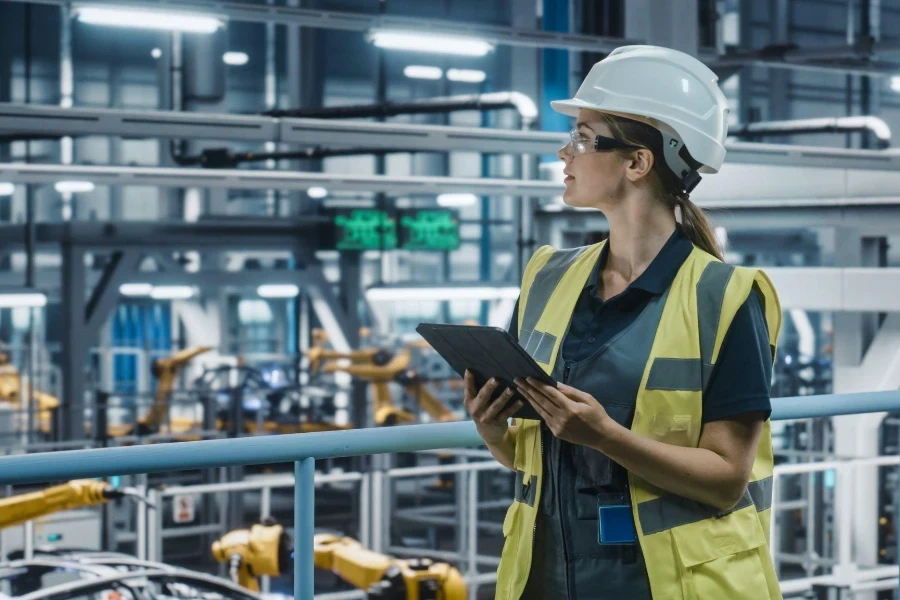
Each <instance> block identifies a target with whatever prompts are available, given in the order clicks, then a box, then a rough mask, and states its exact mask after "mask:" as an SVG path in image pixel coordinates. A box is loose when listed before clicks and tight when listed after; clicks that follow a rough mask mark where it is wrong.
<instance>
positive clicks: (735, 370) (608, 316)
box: [509, 225, 772, 423]
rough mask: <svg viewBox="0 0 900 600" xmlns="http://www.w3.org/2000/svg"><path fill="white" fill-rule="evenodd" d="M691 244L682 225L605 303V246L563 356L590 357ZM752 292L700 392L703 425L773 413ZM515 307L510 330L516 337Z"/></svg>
mask: <svg viewBox="0 0 900 600" xmlns="http://www.w3.org/2000/svg"><path fill="white" fill-rule="evenodd" d="M692 250H693V244H692V243H691V241H690V239H689V238H688V237H687V235H686V234H685V233H684V230H683V229H682V228H681V226H678V225H677V226H676V228H675V231H674V232H673V233H672V235H671V236H670V237H669V239H668V240H667V241H666V243H665V245H664V246H663V247H662V249H661V250H660V251H659V253H658V254H657V255H656V257H655V258H654V259H653V261H651V263H650V265H649V266H648V267H647V268H646V269H645V270H644V272H643V273H641V275H640V276H639V277H638V278H637V279H635V280H634V281H633V282H632V283H631V284H630V285H629V286H628V287H627V288H626V289H625V290H623V291H622V292H621V293H619V294H617V295H616V296H613V297H612V298H610V299H608V300H606V301H604V300H603V299H602V298H600V296H599V295H598V293H597V292H598V285H599V282H600V279H599V278H600V272H601V269H602V268H603V267H604V266H605V265H606V260H607V257H608V255H609V244H608V243H607V244H606V245H605V246H604V248H603V250H602V252H601V253H600V256H599V257H598V259H597V262H596V264H595V265H594V269H593V271H592V272H591V276H590V277H589V278H588V280H587V282H586V283H585V286H584V288H583V289H582V291H581V294H580V295H579V297H578V300H577V301H576V303H575V310H574V312H573V314H572V321H571V324H570V326H569V331H568V333H567V334H566V337H565V339H564V340H563V346H562V356H563V360H564V361H565V362H566V363H568V364H571V363H577V362H580V361H582V360H585V359H586V358H588V357H590V356H592V355H593V354H594V353H595V352H597V351H598V350H599V349H600V348H602V347H603V346H604V345H605V344H606V343H607V342H609V341H610V340H612V339H613V338H614V337H615V336H616V335H617V334H619V333H621V332H622V331H624V330H625V328H627V327H628V326H629V325H631V323H633V322H634V320H635V319H636V318H637V317H638V315H640V314H641V311H642V310H643V309H644V307H645V306H646V305H647V302H648V301H649V300H650V299H651V298H653V297H654V296H659V295H662V294H663V293H665V291H666V290H667V289H668V288H669V286H670V285H671V284H672V281H673V280H674V279H675V275H676V274H677V273H678V270H679V269H680V268H681V265H682V264H683V263H684V261H685V260H686V259H687V257H688V255H690V253H691V251H692ZM754 291H755V292H756V293H752V294H750V297H749V298H747V300H746V301H745V302H744V304H743V305H742V306H741V308H740V309H738V311H737V313H736V314H735V317H734V320H733V321H732V322H731V325H730V326H729V328H728V332H727V333H726V335H725V338H724V340H723V342H722V347H721V348H720V350H719V356H718V359H717V361H716V364H715V367H714V368H713V371H712V374H711V375H710V379H709V382H708V384H707V385H708V387H707V388H706V390H705V392H704V394H703V422H704V423H709V422H711V421H719V420H723V419H729V418H733V417H736V416H738V415H741V414H745V413H748V412H755V411H761V412H763V413H764V414H765V416H766V418H768V416H769V414H770V413H771V412H772V406H771V402H770V399H769V392H770V389H771V380H772V354H771V349H770V346H769V333H768V327H767V326H766V320H765V317H764V313H763V307H762V298H761V296H760V294H759V292H758V291H757V290H756V289H755V288H754ZM518 310H519V304H518V302H517V303H516V308H515V310H514V311H513V318H512V322H511V323H510V327H509V331H510V333H511V334H512V335H513V337H516V338H518V318H517V315H518Z"/></svg>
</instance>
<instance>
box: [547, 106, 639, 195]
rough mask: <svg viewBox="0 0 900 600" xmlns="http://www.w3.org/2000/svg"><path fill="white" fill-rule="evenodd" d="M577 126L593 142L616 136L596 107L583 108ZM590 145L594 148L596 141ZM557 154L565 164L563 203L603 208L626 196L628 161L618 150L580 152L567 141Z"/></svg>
mask: <svg viewBox="0 0 900 600" xmlns="http://www.w3.org/2000/svg"><path fill="white" fill-rule="evenodd" d="M575 127H576V129H577V131H578V132H579V133H580V134H581V135H583V136H584V137H586V138H588V139H589V140H591V142H593V139H594V138H595V137H596V136H598V135H602V136H606V137H613V135H612V131H610V129H609V127H608V126H607V125H606V123H604V122H603V119H602V117H601V116H600V113H598V112H596V111H593V110H586V109H582V110H581V112H580V113H579V114H578V120H577V122H576V125H575ZM589 146H590V147H592V146H593V143H590V144H589ZM557 155H558V156H559V158H560V160H562V161H563V162H564V163H565V165H566V166H565V169H564V171H563V172H564V173H565V175H566V179H565V184H566V191H565V193H563V202H565V203H566V204H567V205H569V206H572V207H574V208H587V207H593V208H598V209H603V208H604V207H607V206H609V205H610V204H611V203H613V202H614V201H615V200H616V199H618V198H621V197H622V196H623V193H624V191H625V185H626V183H627V182H628V178H627V177H626V175H625V170H626V169H625V161H624V160H623V158H622V157H621V156H620V155H619V154H618V153H617V152H588V153H587V154H581V155H579V154H577V152H576V151H575V149H574V148H573V147H572V145H571V144H568V145H566V146H564V147H563V148H561V149H560V150H559V152H558V153H557Z"/></svg>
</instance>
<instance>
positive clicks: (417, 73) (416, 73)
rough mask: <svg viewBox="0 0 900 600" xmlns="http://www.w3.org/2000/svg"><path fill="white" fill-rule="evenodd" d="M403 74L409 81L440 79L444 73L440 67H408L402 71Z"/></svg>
mask: <svg viewBox="0 0 900 600" xmlns="http://www.w3.org/2000/svg"><path fill="white" fill-rule="evenodd" d="M403 74H404V75H406V76H407V77H409V78H410V79H440V78H441V77H443V76H444V71H443V70H442V69H441V68H440V67H426V66H424V65H408V66H407V67H405V68H404V69H403Z"/></svg>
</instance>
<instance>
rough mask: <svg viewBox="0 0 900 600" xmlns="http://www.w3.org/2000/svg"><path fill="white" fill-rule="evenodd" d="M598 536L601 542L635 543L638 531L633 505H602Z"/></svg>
mask: <svg viewBox="0 0 900 600" xmlns="http://www.w3.org/2000/svg"><path fill="white" fill-rule="evenodd" d="M599 523H600V525H599V527H598V529H599V533H598V538H599V540H598V541H599V542H600V543H601V544H634V543H635V542H637V531H635V529H634V516H633V515H632V513H631V505H629V504H621V505H613V506H600V518H599Z"/></svg>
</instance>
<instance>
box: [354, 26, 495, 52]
mask: <svg viewBox="0 0 900 600" xmlns="http://www.w3.org/2000/svg"><path fill="white" fill-rule="evenodd" d="M369 40H370V41H371V42H372V43H373V44H375V45H376V46H378V47H379V48H385V49H388V50H409V51H414V52H429V53H432V54H455V55H457V56H484V55H486V54H487V53H488V52H490V51H491V50H493V49H494V45H493V44H491V43H490V42H486V41H484V40H480V39H478V38H469V37H462V36H455V35H443V34H438V33H419V32H415V31H402V30H392V29H373V30H372V31H370V32H369Z"/></svg>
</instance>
